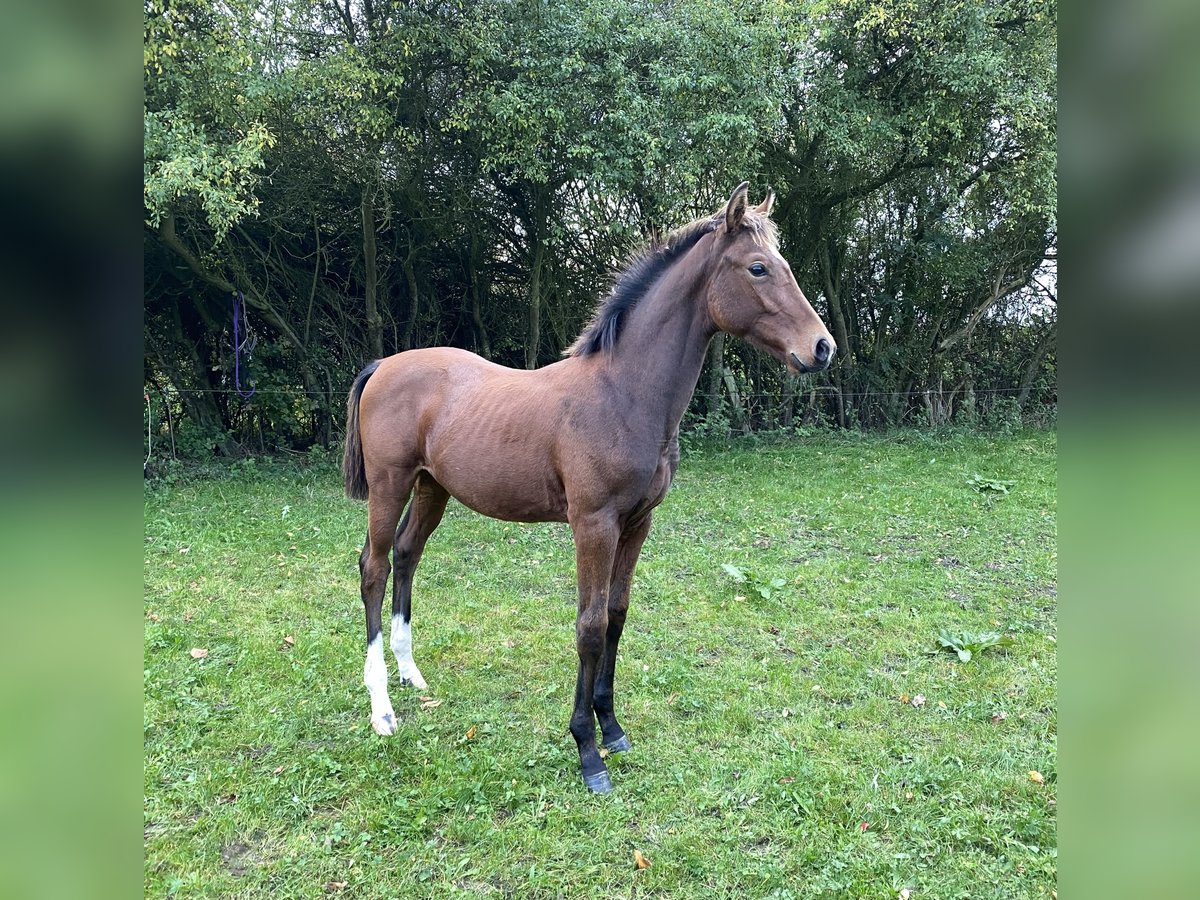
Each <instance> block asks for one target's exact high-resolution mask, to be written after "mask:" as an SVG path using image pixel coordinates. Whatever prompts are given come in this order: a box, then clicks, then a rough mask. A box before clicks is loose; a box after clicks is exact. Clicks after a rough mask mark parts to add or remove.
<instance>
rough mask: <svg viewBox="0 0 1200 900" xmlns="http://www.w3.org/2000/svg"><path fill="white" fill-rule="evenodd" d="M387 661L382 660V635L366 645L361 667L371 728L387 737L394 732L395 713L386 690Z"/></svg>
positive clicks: (378, 635)
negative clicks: (369, 699)
mask: <svg viewBox="0 0 1200 900" xmlns="http://www.w3.org/2000/svg"><path fill="white" fill-rule="evenodd" d="M387 675H388V673H387V660H385V659H384V658H383V635H382V634H377V635H375V639H374V640H373V641H371V643H369V644H368V645H367V662H366V665H364V666H363V684H365V685H366V686H367V693H368V694H370V695H371V727H372V728H374V729H375V731H376V732H377V733H379V734H382V735H383V736H384V737H387V736H388V735H390V734H393V733H394V732H395V731H396V713H395V712H394V711H393V710H392V701H391V698H390V697H388V689H387Z"/></svg>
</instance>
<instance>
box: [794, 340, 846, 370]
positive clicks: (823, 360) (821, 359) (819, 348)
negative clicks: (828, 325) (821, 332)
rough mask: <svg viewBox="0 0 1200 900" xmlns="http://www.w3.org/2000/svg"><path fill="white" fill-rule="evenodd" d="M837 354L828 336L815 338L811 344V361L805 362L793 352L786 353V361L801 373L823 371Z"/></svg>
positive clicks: (835, 347)
mask: <svg viewBox="0 0 1200 900" xmlns="http://www.w3.org/2000/svg"><path fill="white" fill-rule="evenodd" d="M836 355H837V346H836V345H835V344H834V343H833V341H831V340H829V339H828V338H817V343H816V344H815V345H814V346H813V361H812V363H806V362H804V360H802V359H801V358H800V357H799V356H797V355H796V354H795V353H794V352H792V353H789V354H788V361H789V362H791V364H792V366H794V367H795V369H796V371H797V372H799V373H800V374H801V375H804V374H806V373H808V372H823V371H825V370H826V369H828V368H829V363H830V362H831V361H832V360H833V358H834V356H836Z"/></svg>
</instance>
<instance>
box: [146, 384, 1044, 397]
mask: <svg viewBox="0 0 1200 900" xmlns="http://www.w3.org/2000/svg"><path fill="white" fill-rule="evenodd" d="M957 390H962V388H958V389H957ZM813 391H817V392H819V393H827V394H834V395H836V394H838V393H840V394H841V396H842V397H924V396H926V395H928V394H932V393H937V391H935V390H934V389H933V388H924V389H922V390H914V391H840V392H839V391H838V389H837V388H835V387H833V386H832V385H827V384H822V385H816V386H815V387H798V388H796V389H795V390H794V391H793V392H792V396H793V397H798V398H800V397H803V396H804V395H806V394H810V393H812V392H813ZM170 392H174V393H176V394H238V395H239V396H240V393H239V391H237V390H236V389H234V388H177V387H175V386H174V385H172V386H171V388H169V390H168V393H170ZM1020 392H1021V388H973V389H972V390H971V393H975V394H1019V393H1020ZM942 393H947V391H945V390H943V391H942ZM949 393H954V391H953V390H952V391H949ZM259 394H272V395H277V396H288V397H348V396H350V392H349V391H298V390H280V389H272V388H258V389H257V390H256V391H255V395H256V396H257V395H259ZM738 396H739V397H741V398H742V399H743V400H751V399H770V400H776V399H779V398H780V397H781V396H783V393H782V392H777V393H773V394H762V393H758V394H741V393H739V394H738Z"/></svg>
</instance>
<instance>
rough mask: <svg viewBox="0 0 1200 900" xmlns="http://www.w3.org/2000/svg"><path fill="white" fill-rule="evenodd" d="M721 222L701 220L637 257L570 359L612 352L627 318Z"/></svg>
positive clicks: (653, 244) (580, 336)
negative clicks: (664, 277)
mask: <svg viewBox="0 0 1200 900" xmlns="http://www.w3.org/2000/svg"><path fill="white" fill-rule="evenodd" d="M720 222H721V219H720V218H718V217H714V218H711V219H701V220H700V221H699V222H693V223H692V224H691V225H688V226H685V227H684V228H681V229H680V230H679V231H676V232H674V233H673V234H671V235H670V236H669V237H668V238H667V239H666V241H665V242H663V243H652V244H651V245H650V246H649V247H647V248H646V249H645V250H643V251H641V252H640V253H638V254H637V255H636V256H635V257H634V258H633V259H632V260H631V261H630V263H629V265H628V266H626V267H625V271H624V272H622V273H621V274H619V275H618V276H617V277H616V279H615V280H614V281H613V286H612V290H611V291H609V293H608V296H607V297H605V298H604V300H603V301H601V303H600V305H599V306H598V307H597V308H596V313H595V315H594V316H593V317H592V321H591V322H590V323H588V326H587V327H586V328H585V329H584V330H583V333H582V334H580V335H579V337H578V338H577V339H576V340H575V343H574V344H572V345H571V348H570V349H569V350H568V351H567V352H566V354H565V355H567V356H589V355H591V354H593V353H599V352H601V351H604V352H608V351H611V350H612V348H613V347H614V346H616V343H617V339H618V338H619V337H620V336H621V326H622V325H623V324H624V322H625V314H626V313H628V312H629V310H631V309H633V307H634V306H636V305H637V302H638V301H639V300H641V299H642V297H644V296H646V292H647V291H649V290H650V288H651V287H652V286H653V285H654V283H655V282H656V281H658V279H659V278H661V277H662V276H663V275H664V274H665V273H666V271H667V269H669V268H670V267H671V265H672V264H673V263H674V262H675V261H676V260H678V259H679V258H680V257H681V256H683V255H684V254H685V253H687V252H688V251H689V250H691V249H692V248H693V247H694V246H696V243H697V242H698V241H699V240H700V238H702V237H704V235H706V234H709V233H711V232H712V231H715V230H716V228H717V226H718V225H719V224H720Z"/></svg>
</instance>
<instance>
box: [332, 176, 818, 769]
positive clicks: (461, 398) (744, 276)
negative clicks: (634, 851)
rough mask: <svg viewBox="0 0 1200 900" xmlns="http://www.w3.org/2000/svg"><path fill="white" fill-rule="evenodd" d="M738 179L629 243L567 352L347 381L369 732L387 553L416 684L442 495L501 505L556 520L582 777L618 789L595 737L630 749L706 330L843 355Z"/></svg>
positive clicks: (389, 729)
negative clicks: (570, 623) (540, 363)
mask: <svg viewBox="0 0 1200 900" xmlns="http://www.w3.org/2000/svg"><path fill="white" fill-rule="evenodd" d="M746 188H747V184H745V183H743V184H741V185H739V186H738V187H737V189H736V190H734V192H733V195H732V196H731V197H730V199H729V202H728V203H727V204H726V205H725V206H724V207H723V208H722V209H721V210H720V211H719V212H718V213H716V214H715V215H713V216H711V217H708V218H705V219H700V220H699V221H696V222H693V223H692V224H690V225H687V226H685V227H684V228H682V229H680V230H679V231H676V232H675V233H673V234H672V235H671V236H670V237H668V238H667V240H666V241H665V242H664V243H662V244H659V245H654V246H651V247H650V248H648V249H647V250H645V251H643V252H642V254H641V255H639V256H638V257H636V258H635V259H634V261H633V262H632V263H631V265H630V266H629V267H628V269H627V270H626V271H625V272H624V273H623V274H621V275H620V276H618V278H617V280H616V282H615V285H614V287H613V290H612V291H611V293H610V294H609V295H608V297H607V298H606V299H605V300H604V301H603V302H602V303H601V304H600V306H599V307H598V309H597V312H596V315H595V318H594V319H593V320H592V322H591V324H590V325H588V327H587V328H586V329H585V330H584V332H583V334H582V335H580V337H579V339H578V340H577V341H576V342H575V344H574V346H572V347H571V349H570V350H569V351H568V353H567V358H566V359H563V360H561V361H559V362H556V363H554V364H552V365H549V366H546V367H544V368H541V369H536V370H533V371H527V370H516V369H508V368H505V367H503V366H498V365H496V364H494V363H490V362H488V361H486V360H484V359H481V358H480V357H478V356H476V355H475V354H473V353H468V352H467V351H465V350H456V349H452V348H449V347H435V348H430V349H423V350H410V351H408V352H406V353H399V354H396V355H395V356H391V357H388V358H387V359H383V360H379V361H377V362H373V363H371V364H370V365H369V366H367V367H366V368H365V369H363V371H362V372H361V373H360V374H359V375H358V377H357V378H356V379H355V381H354V385H353V387H352V389H351V392H350V399H349V402H348V408H347V428H346V452H345V459H344V461H343V473H344V476H345V482H346V493H347V495H348V496H350V497H354V498H358V499H366V500H368V502H369V505H368V513H367V520H368V525H367V540H366V544H365V546H364V547H363V550H362V555H361V557H360V559H359V569H360V571H361V575H362V600H363V605H364V607H365V608H366V615H367V660H366V665H365V667H364V669H363V681H364V682H365V683H366V687H367V691H368V693H369V694H370V697H371V726H372V727H373V728H374V729H375V731H377V732H378V733H379V734H382V735H390V734H392V733H393V732H394V731H395V729H396V716H395V713H394V712H393V709H392V704H391V700H390V698H389V697H388V689H387V663H386V661H385V658H384V650H383V642H382V641H383V639H382V624H383V623H382V607H383V595H384V592H385V590H386V588H387V578H388V574H389V571H390V568H391V566H390V564H389V562H388V555H389V552H390V553H392V554H393V558H394V563H395V588H394V595H393V600H392V622H391V646H392V651H393V653H394V654H395V657H396V663H397V666H398V667H399V672H400V677H401V680H402V681H404V682H409V683H411V684H413V685H415V686H416V687H418V688H423V687H425V680H424V679H423V678H422V677H421V672H420V670H419V669H418V668H417V665H416V663H415V662H414V661H413V656H412V636H411V631H410V613H411V607H412V582H413V572H414V571H415V570H416V567H417V564H418V563H419V562H420V559H421V553H422V551H423V550H424V548H425V542H426V541H427V540H428V539H429V535H430V534H431V533H432V532H433V530H434V529H435V528H437V526H438V523H439V522H440V521H441V518H442V513H443V511H444V510H445V508H446V502H447V501H448V500H449V498H450V497H455V498H457V499H458V500H459V501H461V502H462V503H463V504H464V505H466V506H468V507H470V508H471V509H473V510H476V511H477V512H480V513H482V514H483V515H485V516H492V517H493V518H497V519H506V520H509V521H516V522H563V521H565V522H568V523H569V524H570V526H571V532H572V535H573V537H574V540H575V565H576V576H577V580H578V588H579V605H578V610H577V614H576V620H575V643H576V649H577V651H578V654H579V670H578V675H577V678H576V681H575V708H574V712H573V713H572V715H571V734H572V735H574V737H575V742H576V744H578V746H579V761H580V765H581V767H582V772H583V780H584V783H585V784H586V785H587V787H588V788H589V789H590V790H592V791H596V792H605V791H609V790H611V789H612V782H611V780H610V779H609V775H608V771H607V769H606V768H605V765H604V762H603V760H602V759H601V758H600V754H599V752H598V750H597V747H596V723H597V721H598V722H599V724H600V734H601V740H602V741H603V743H604V745H605V747H607V748H608V749H609V750H611V751H623V750H628V749H629V746H630V745H629V739H628V738H627V737H626V736H625V731H624V729H623V728H622V727H621V724H620V723H619V722H618V721H617V717H616V715H615V713H614V711H613V671H614V668H615V666H616V659H617V646H618V644H619V643H620V640H621V631H622V629H623V628H624V627H625V615H626V610H627V609H628V608H629V585H630V581H631V579H632V577H633V570H634V566H635V565H636V563H637V559H638V554H639V553H640V552H641V549H642V543H643V541H645V539H646V534H647V533H648V532H649V530H650V521H651V515H652V510H653V509H654V507H656V506H657V505H658V504H659V503H661V502H662V499H663V497H664V496H665V495H666V493H667V489H668V488H669V487H670V485H671V480H672V478H673V477H674V475H675V469H676V466H677V465H678V463H679V443H678V436H679V421H680V419H681V418H682V417H683V413H684V410H685V409H686V408H687V405H688V401H689V400H690V399H691V396H692V393H693V392H694V391H695V388H696V381H697V379H698V378H699V377H700V369H701V366H702V365H703V363H704V357H705V354H706V352H707V348H708V344H709V341H710V339H711V338H712V336H713V335H714V334H716V332H717V331H718V330H720V331H725V332H727V333H729V334H732V335H735V336H737V337H744V338H746V339H747V340H748V341H750V342H751V343H752V344H754V345H755V346H757V347H760V348H761V349H763V350H765V351H766V352H767V353H769V354H771V355H772V356H774V357H775V358H776V359H779V360H781V361H782V362H784V363H785V364H786V365H787V366H788V367H789V369H790V370H792V371H794V372H812V371H818V370H821V369H824V368H826V367H827V366H828V365H829V362H830V360H831V359H833V356H834V353H835V351H836V348H835V346H834V342H833V338H831V337H830V335H829V332H828V330H826V328H825V326H824V325H823V324H822V323H821V320H820V319H819V318H818V317H817V314H816V313H815V312H814V311H813V308H812V307H811V306H810V305H809V303H808V300H806V299H805V297H804V294H803V293H802V292H801V291H800V288H799V287H798V286H797V284H796V279H795V278H794V277H793V276H792V271H791V268H790V267H789V266H788V264H787V262H786V261H785V260H784V259H783V257H782V256H780V254H779V248H778V240H777V237H776V230H775V226H774V224H773V223H772V222H771V220H770V219H769V218H768V215H769V213H770V210H771V204H772V202H773V200H774V195H773V194H770V193H768V196H767V199H766V200H764V201H763V202H762V203H761V204H760V205H759V206H757V207H753V208H750V207H749V206H748V205H747V201H746ZM410 496H411V500H410V499H409V498H410ZM406 502H407V504H408V507H407V509H405V503H406ZM402 514H403V517H402ZM397 525H398V527H397Z"/></svg>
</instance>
